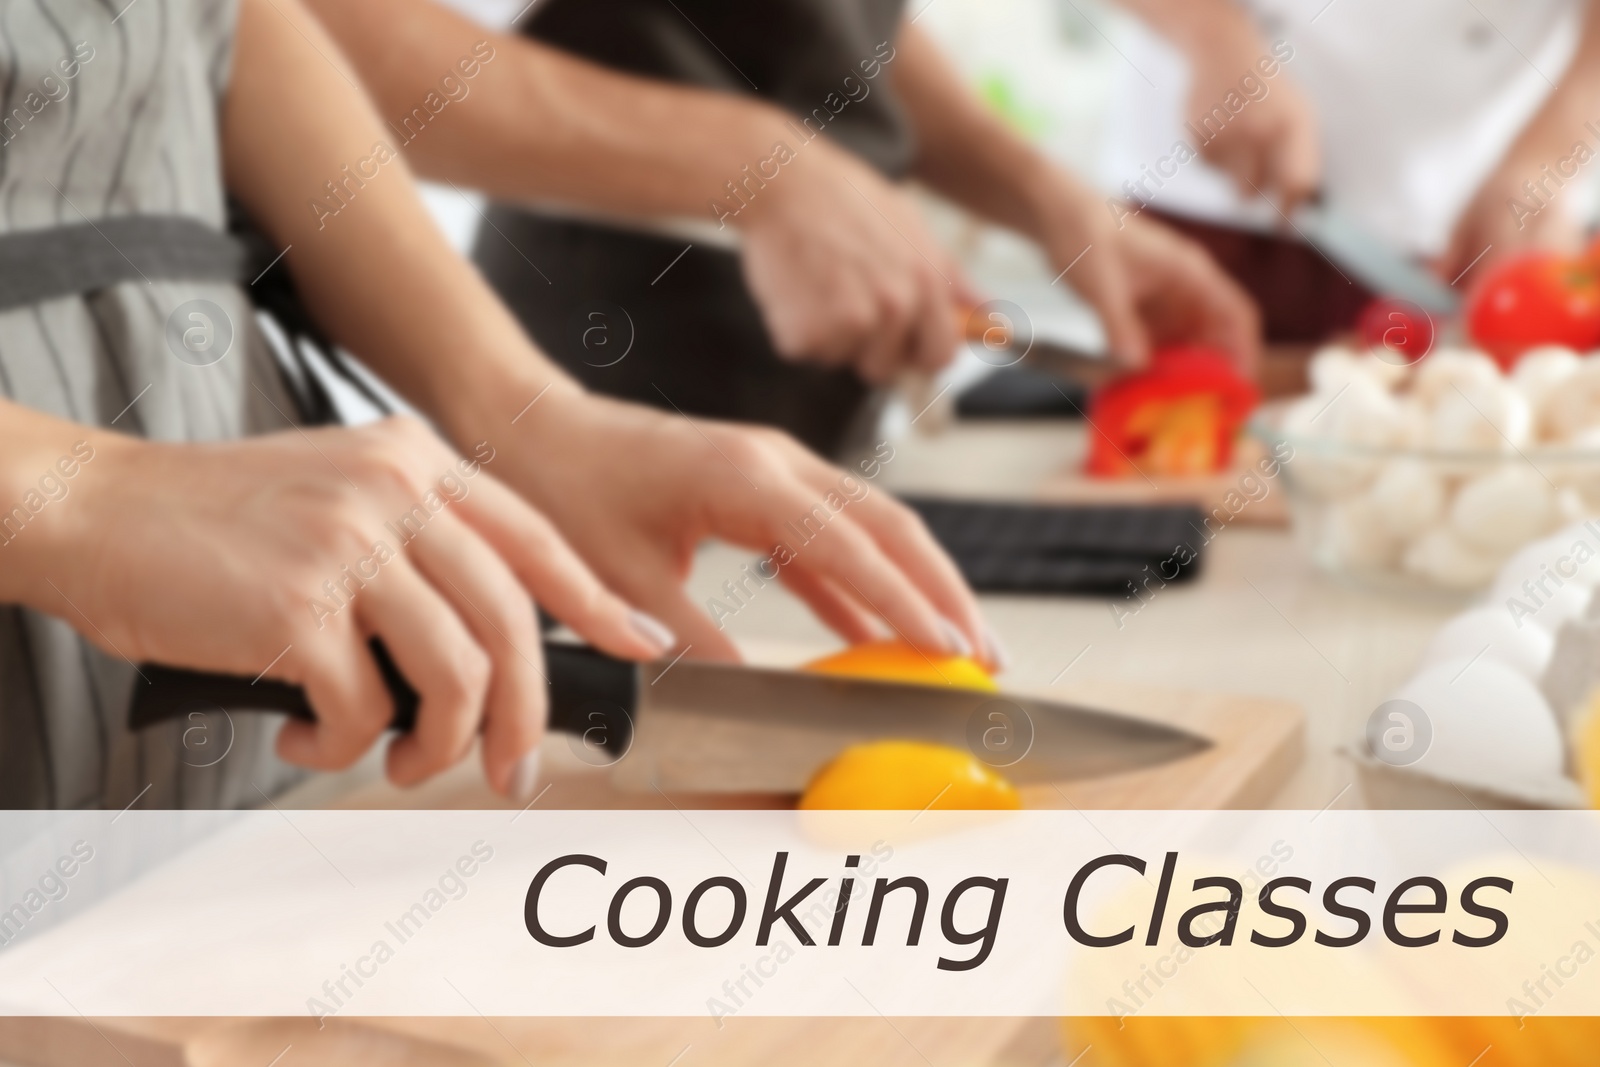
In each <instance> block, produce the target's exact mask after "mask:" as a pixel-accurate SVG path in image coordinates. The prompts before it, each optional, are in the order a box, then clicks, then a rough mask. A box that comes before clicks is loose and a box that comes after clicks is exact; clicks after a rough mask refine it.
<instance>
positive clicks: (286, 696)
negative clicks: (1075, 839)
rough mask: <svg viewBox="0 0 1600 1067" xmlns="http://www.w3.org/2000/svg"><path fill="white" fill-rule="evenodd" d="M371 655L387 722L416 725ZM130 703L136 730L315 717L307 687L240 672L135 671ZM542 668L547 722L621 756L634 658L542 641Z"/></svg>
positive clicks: (400, 689) (405, 695) (408, 699)
mask: <svg viewBox="0 0 1600 1067" xmlns="http://www.w3.org/2000/svg"><path fill="white" fill-rule="evenodd" d="M371 647H372V655H373V658H374V659H375V660H377V663H378V670H379V671H380V672H381V673H382V675H383V681H384V685H386V686H387V687H388V689H389V693H390V695H391V696H392V697H393V698H394V718H393V719H392V720H391V721H390V728H391V729H394V730H398V731H401V732H405V731H407V730H410V729H411V728H412V727H413V726H415V725H416V721H417V705H418V703H419V699H420V698H419V697H418V696H417V691H416V690H415V689H413V688H412V687H411V683H409V682H407V681H406V679H405V677H404V676H403V675H402V674H401V673H400V669H399V668H398V667H396V666H395V663H394V660H393V659H392V658H391V657H390V656H389V650H388V649H386V648H385V647H384V646H383V642H381V641H379V640H377V639H376V638H374V639H373V640H372V642H371ZM139 673H140V676H141V679H143V680H141V681H138V682H136V683H135V689H134V694H133V709H132V711H131V712H130V713H129V715H128V724H129V725H130V726H131V727H132V728H133V729H135V730H138V729H142V728H144V727H146V726H150V725H153V724H155V723H159V722H165V721H167V720H169V719H181V718H183V717H185V716H186V715H188V714H189V713H191V712H194V711H202V712H204V711H216V710H218V709H227V710H228V711H246V712H250V711H266V712H272V711H276V712H283V713H285V714H287V715H290V716H292V717H294V718H296V719H305V720H308V721H310V720H314V719H315V718H316V715H315V713H314V712H313V711H312V709H311V702H310V701H309V700H307V699H306V694H305V690H304V689H302V688H300V687H299V686H297V685H290V684H289V683H287V682H278V681H273V680H271V679H268V678H261V679H257V680H255V681H252V680H251V679H249V678H245V677H242V676H239V675H231V674H215V673H210V672H206V671H191V670H184V669H181V668H176V667H163V666H160V665H158V664H145V665H144V666H142V667H141V668H140V669H139ZM544 674H545V677H546V678H547V679H549V682H550V720H549V728H550V729H552V730H556V731H559V732H561V733H567V734H575V735H577V736H579V737H581V738H583V740H584V742H585V744H586V745H587V746H589V747H592V748H595V749H599V750H600V751H601V754H603V755H609V756H611V757H612V758H619V757H620V756H621V755H622V754H624V753H626V752H627V751H628V747H629V745H630V744H631V743H632V739H633V719H632V716H631V715H630V710H631V709H632V708H633V707H635V705H636V703H637V700H638V672H637V669H636V666H635V664H632V663H629V662H627V661H625V660H619V659H613V658H612V657H610V656H607V655H605V654H604V653H602V652H597V651H595V650H594V649H592V648H588V647H586V646H583V645H570V644H563V643H561V642H557V641H545V642H544Z"/></svg>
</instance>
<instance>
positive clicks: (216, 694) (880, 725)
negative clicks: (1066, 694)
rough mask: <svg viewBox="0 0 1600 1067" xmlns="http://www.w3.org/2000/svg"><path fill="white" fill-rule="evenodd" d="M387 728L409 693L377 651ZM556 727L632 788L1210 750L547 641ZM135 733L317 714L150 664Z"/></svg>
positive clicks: (1020, 767)
mask: <svg viewBox="0 0 1600 1067" xmlns="http://www.w3.org/2000/svg"><path fill="white" fill-rule="evenodd" d="M373 645H374V647H373V652H374V655H375V656H376V657H377V658H378V661H379V666H380V669H381V670H382V672H383V675H384V680H385V682H386V683H387V684H388V686H389V688H390V691H391V693H393V694H394V696H395V719H394V723H393V725H394V727H395V728H396V729H402V730H404V729H409V728H410V727H411V725H412V724H414V722H415V717H416V710H417V703H418V701H417V694H416V692H415V690H413V689H412V688H411V686H410V685H409V684H408V683H407V682H406V681H405V679H404V678H403V677H402V676H401V675H400V673H399V671H398V670H397V669H396V668H395V665H394V663H393V661H392V660H391V659H390V658H389V656H388V654H387V652H386V651H385V650H384V649H383V647H382V645H381V644H380V643H378V642H374V643H373ZM544 652H545V673H546V675H547V676H548V678H549V680H550V722H549V725H550V728H551V729H552V730H556V731H560V732H564V733H569V734H574V735H577V736H579V737H581V738H582V739H583V742H584V745H585V749H586V750H587V751H591V752H594V753H596V754H598V755H603V756H605V757H607V758H609V759H610V760H611V775H612V780H613V782H614V783H615V784H616V785H617V786H618V787H619V788H621V789H624V790H629V791H651V790H654V789H661V790H664V791H670V792H697V793H798V792H801V791H802V790H804V789H805V786H806V784H807V783H808V782H809V781H810V779H811V777H812V775H813V774H815V772H816V770H817V768H819V767H820V766H822V765H823V764H824V763H826V762H827V761H828V760H830V759H832V758H833V757H834V756H836V755H837V754H838V753H839V752H840V751H841V750H842V749H844V748H845V747H846V746H848V745H851V744H855V743H858V742H864V741H872V740H885V739H900V740H919V741H929V742H934V743H938V744H945V745H950V746H953V747H957V748H965V749H967V750H969V751H971V752H973V754H974V755H976V756H977V757H978V758H979V759H981V760H983V761H984V762H986V763H988V764H990V765H991V766H993V767H995V768H996V769H999V770H1001V771H1002V773H1004V774H1005V775H1006V776H1007V777H1008V778H1010V779H1011V780H1012V781H1014V782H1017V783H1019V784H1027V783H1032V782H1051V781H1066V780H1071V779H1077V778H1087V777H1094V776H1099V775H1106V774H1114V773H1120V772H1124V771H1131V770H1138V769H1141V768H1145V767H1152V766H1158V765H1161V764H1164V763H1167V762H1170V761H1173V760H1177V759H1182V758H1184V757H1186V756H1191V755H1195V754H1197V753H1199V752H1203V751H1205V750H1206V749H1207V748H1209V747H1210V746H1211V742H1210V741H1209V740H1207V739H1206V738H1204V737H1201V736H1199V735H1197V734H1193V733H1190V732H1188V731H1185V730H1181V729H1178V728H1176V727H1172V726H1169V725H1166V724H1164V723H1158V722H1154V721H1151V720H1146V719H1139V718H1135V717H1132V716H1127V715H1122V714H1119V713H1115V712H1109V711H1102V710H1098V709H1093V708H1085V707H1080V706H1078V705H1074V704H1066V703H1061V702H1057V701H1051V700H1044V699H1040V698H1035V697H1030V696H1022V695H1008V694H1001V693H989V692H982V691H975V690H967V689H958V688H955V687H943V686H926V685H912V684H906V683H900V682H885V681H874V680H865V679H852V678H840V677H836V676H832V675H822V674H807V673H803V672H797V671H792V670H779V669H772V668H760V667H748V666H742V665H730V664H716V663H697V662H692V661H688V662H685V661H676V662H673V663H670V664H663V663H656V664H650V665H645V666H640V665H635V664H632V663H627V662H624V661H622V660H616V659H612V658H611V657H609V656H605V655H603V654H601V653H599V652H596V651H594V650H593V649H589V648H583V647H579V646H574V645H568V644H562V643H558V642H551V641H547V642H546V643H545V646H544ZM142 672H143V674H144V675H145V676H146V677H147V678H148V679H149V682H148V684H146V685H141V686H139V687H138V688H137V689H136V691H135V696H134V703H133V710H132V713H131V715H130V724H131V725H132V726H133V727H134V728H135V729H138V728H141V727H143V726H147V725H150V724H152V723H155V722H160V721H163V720H166V719H172V718H178V717H181V716H183V715H186V714H188V713H189V712H190V711H192V710H195V709H196V707H211V708H218V707H221V708H228V709H229V710H230V711H247V710H259V711H281V712H286V713H288V714H290V715H294V716H296V717H298V718H304V719H310V718H312V717H313V714H312V710H311V706H310V704H309V702H308V701H307V700H306V698H305V694H304V692H303V691H302V690H301V689H300V688H299V687H298V686H292V685H287V684H285V683H282V682H269V681H259V682H255V683H252V682H251V681H250V680H249V679H245V678H241V677H234V676H229V675H218V674H207V673H203V672H195V671H186V670H177V669H173V668H168V667H160V666H151V665H147V666H145V667H144V668H142Z"/></svg>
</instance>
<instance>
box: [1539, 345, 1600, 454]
mask: <svg viewBox="0 0 1600 1067" xmlns="http://www.w3.org/2000/svg"><path fill="white" fill-rule="evenodd" d="M1538 421H1539V426H1540V428H1541V430H1542V431H1543V433H1544V435H1545V436H1546V437H1547V438H1548V439H1550V440H1552V441H1572V440H1573V439H1574V438H1576V437H1577V436H1578V435H1579V434H1581V433H1582V432H1583V431H1585V430H1591V429H1595V428H1600V360H1595V359H1585V360H1582V361H1580V364H1579V366H1578V369H1577V370H1575V371H1573V372H1572V373H1571V374H1569V375H1568V376H1567V377H1566V379H1565V380H1563V381H1562V383H1561V388H1559V389H1555V390H1552V391H1551V392H1550V393H1549V394H1547V396H1546V398H1545V401H1544V403H1543V404H1542V405H1541V406H1540V408H1539V411H1538Z"/></svg>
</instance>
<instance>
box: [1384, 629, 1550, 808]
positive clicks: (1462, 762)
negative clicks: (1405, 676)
mask: <svg viewBox="0 0 1600 1067" xmlns="http://www.w3.org/2000/svg"><path fill="white" fill-rule="evenodd" d="M1393 699H1397V700H1405V701H1409V702H1411V703H1412V704H1414V705H1416V706H1417V707H1418V708H1420V709H1421V710H1422V712H1423V714H1424V715H1425V716H1426V717H1427V722H1426V728H1427V729H1428V731H1429V732H1430V733H1431V738H1429V739H1428V741H1427V748H1426V751H1425V752H1424V753H1423V755H1422V757H1421V758H1420V759H1418V760H1416V761H1415V762H1414V763H1413V764H1412V766H1413V767H1414V768H1415V769H1417V770H1419V771H1422V772H1424V773H1426V774H1431V775H1433V776H1434V777H1437V778H1443V779H1446V780H1451V781H1457V782H1461V783H1462V784H1472V785H1479V786H1484V787H1487V788H1491V789H1493V788H1496V787H1497V786H1498V785H1499V784H1500V783H1506V784H1507V785H1512V784H1515V783H1529V784H1531V785H1534V786H1538V785H1542V784H1545V783H1548V782H1550V781H1552V780H1554V779H1558V778H1560V777H1561V773H1562V765H1563V763H1564V761H1565V750H1564V747H1563V745H1562V740H1561V733H1560V730H1559V729H1558V728H1557V726H1556V717H1555V715H1554V714H1553V713H1552V712H1551V710H1550V706H1549V704H1548V703H1546V702H1545V699H1544V696H1543V694H1541V693H1540V692H1539V689H1538V687H1537V686H1535V685H1534V683H1533V682H1531V681H1529V680H1528V679H1527V678H1526V677H1524V676H1523V675H1522V674H1520V673H1519V672H1518V671H1516V670H1515V669H1513V668H1512V667H1510V666H1508V665H1506V664H1505V663H1502V662H1501V661H1499V660H1497V659H1490V658H1488V657H1487V656H1485V657H1481V658H1479V659H1478V660H1477V661H1476V662H1473V661H1472V660H1471V658H1470V657H1458V658H1455V659H1448V660H1443V661H1441V662H1438V663H1433V664H1430V665H1429V666H1427V667H1424V668H1423V669H1422V670H1421V671H1420V672H1419V673H1418V674H1417V676H1416V677H1414V678H1413V679H1411V681H1409V682H1407V683H1406V684H1405V685H1403V686H1401V687H1400V689H1399V691H1397V692H1396V693H1395V694H1394V698H1393ZM1419 736H1420V731H1419Z"/></svg>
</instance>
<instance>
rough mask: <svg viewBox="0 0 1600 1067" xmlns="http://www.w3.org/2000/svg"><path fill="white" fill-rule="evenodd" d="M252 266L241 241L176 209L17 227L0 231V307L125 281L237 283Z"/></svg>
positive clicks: (246, 277) (104, 286) (32, 302)
mask: <svg viewBox="0 0 1600 1067" xmlns="http://www.w3.org/2000/svg"><path fill="white" fill-rule="evenodd" d="M250 266H251V255H250V251H249V249H248V248H247V247H246V246H245V244H244V242H242V241H240V240H238V239H237V238H235V237H233V236H231V235H229V234H226V233H223V232H222V231H221V230H217V229H213V228H212V227H210V226H207V225H206V224H205V223H203V222H201V221H199V220H198V219H194V218H188V217H184V216H179V215H118V216H113V217H111V218H105V219H101V220H100V221H99V222H84V223H78V224H76V225H71V226H53V227H50V228H48V229H42V230H20V231H15V232H12V233H7V234H0V311H5V310H10V309H11V308H18V307H26V306H27V305H29V304H36V303H39V302H40V301H43V300H55V299H59V298H60V297H64V296H77V295H79V294H81V293H92V292H96V291H98V290H100V289H106V288H109V287H111V286H113V285H119V284H121V283H123V282H152V281H157V280H161V281H216V282H235V283H243V282H248V281H250V280H251V276H250V274H249V273H248V272H249V270H250Z"/></svg>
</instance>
